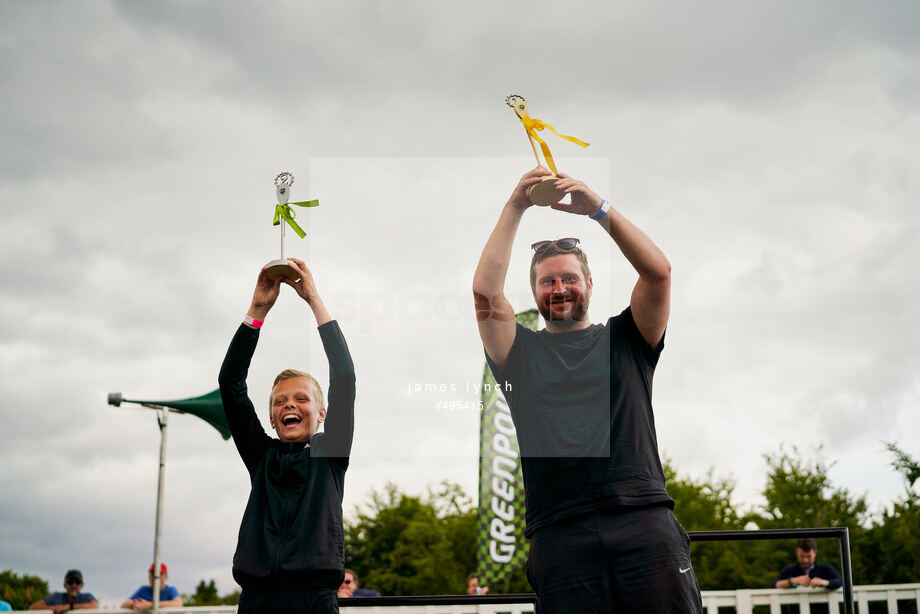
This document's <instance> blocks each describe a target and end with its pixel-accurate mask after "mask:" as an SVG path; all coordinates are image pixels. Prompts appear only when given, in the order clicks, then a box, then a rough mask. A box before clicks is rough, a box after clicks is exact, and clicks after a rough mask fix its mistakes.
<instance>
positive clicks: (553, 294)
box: [533, 254, 594, 328]
mask: <svg viewBox="0 0 920 614" xmlns="http://www.w3.org/2000/svg"><path fill="white" fill-rule="evenodd" d="M593 287H594V282H593V281H592V279H591V278H590V277H589V278H588V279H585V275H584V271H583V269H582V266H581V262H580V261H579V260H578V257H576V256H575V255H574V254H559V255H557V256H550V257H549V258H546V259H545V260H541V261H540V262H537V263H536V264H535V265H534V282H533V297H534V300H535V301H536V302H537V309H538V310H539V311H540V314H541V315H542V316H543V319H544V320H546V321H547V323H550V322H552V323H553V324H554V325H555V327H556V328H571V327H575V326H578V325H579V324H581V323H583V322H585V321H586V319H587V316H588V303H589V302H590V300H591V290H592V288H593ZM547 328H549V324H547Z"/></svg>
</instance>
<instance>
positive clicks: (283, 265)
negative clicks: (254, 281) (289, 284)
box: [265, 260, 300, 281]
mask: <svg viewBox="0 0 920 614" xmlns="http://www.w3.org/2000/svg"><path fill="white" fill-rule="evenodd" d="M289 262H290V261H289V260H272V261H271V262H269V263H268V264H266V265H265V275H266V276H267V277H268V278H269V279H270V280H272V281H274V280H276V279H278V278H279V277H287V278H288V279H290V280H291V281H297V280H298V279H300V274H299V273H298V272H297V271H295V270H294V269H292V268H291V267H290V265H289V264H288V263H289Z"/></svg>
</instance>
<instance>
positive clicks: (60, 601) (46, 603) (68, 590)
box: [29, 569, 99, 612]
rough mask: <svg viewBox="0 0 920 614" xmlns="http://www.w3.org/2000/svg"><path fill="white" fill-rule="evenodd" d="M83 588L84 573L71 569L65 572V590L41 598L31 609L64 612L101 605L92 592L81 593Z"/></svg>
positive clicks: (94, 607)
mask: <svg viewBox="0 0 920 614" xmlns="http://www.w3.org/2000/svg"><path fill="white" fill-rule="evenodd" d="M82 588H83V574H82V573H81V572H80V570H79V569H71V570H70V571H68V572H67V573H66V574H64V592H63V593H51V594H50V595H48V596H47V597H45V598H44V599H39V600H38V601H36V602H35V603H33V604H32V605H30V606H29V609H30V610H51V611H52V612H64V611H66V610H94V609H96V608H98V607H99V602H98V601H96V598H95V597H94V596H93V594H92V593H81V592H80V589H82Z"/></svg>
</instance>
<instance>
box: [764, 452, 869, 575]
mask: <svg viewBox="0 0 920 614" xmlns="http://www.w3.org/2000/svg"><path fill="white" fill-rule="evenodd" d="M764 458H765V460H766V461H767V483H766V486H765V487H764V491H763V496H764V499H765V500H766V503H765V504H764V505H763V506H762V507H761V509H760V511H759V512H757V513H753V514H751V515H750V520H751V521H752V522H754V523H755V524H756V525H757V526H758V527H759V528H761V529H804V528H821V527H847V528H848V529H849V530H850V539H851V542H853V543H855V542H856V541H857V540H859V539H860V538H861V536H862V534H863V533H864V531H865V529H864V527H865V525H866V523H867V522H868V518H869V516H868V505H867V504H866V498H865V495H863V496H859V497H857V496H854V495H852V494H850V492H849V491H848V490H846V489H845V488H842V487H836V486H834V485H833V484H831V481H830V478H829V477H828V471H829V470H830V468H831V467H832V466H833V463H829V462H827V461H825V460H824V459H823V458H822V456H821V448H820V447H818V448H816V450H815V456H814V457H813V458H806V457H804V456H803V455H802V453H801V452H800V451H799V449H798V448H796V447H795V446H791V450H790V449H786V448H785V446H780V449H779V451H778V452H776V453H775V454H765V455H764ZM752 551H753V552H756V553H757V555H758V556H759V557H760V560H761V562H762V564H763V566H764V571H763V573H762V574H760V576H759V578H760V580H759V581H760V582H762V583H761V584H760V586H768V585H770V583H771V582H772V581H773V579H774V578H775V577H776V574H777V573H778V571H779V570H780V569H782V568H783V567H785V566H787V565H789V564H791V562H792V560H793V557H794V544H793V543H792V542H759V543H758V544H757V546H756V547H752ZM818 552H819V557H820V558H821V559H822V560H825V561H828V562H831V563H833V564H834V565H835V566H839V562H838V561H839V560H840V548H839V544H838V541H837V540H836V539H823V540H818ZM854 554H855V549H854ZM853 563H854V565H853V571H854V578H857V577H858V574H857V573H856V572H857V570H858V569H860V568H859V567H858V562H857V558H856V557H855V556H854V557H853Z"/></svg>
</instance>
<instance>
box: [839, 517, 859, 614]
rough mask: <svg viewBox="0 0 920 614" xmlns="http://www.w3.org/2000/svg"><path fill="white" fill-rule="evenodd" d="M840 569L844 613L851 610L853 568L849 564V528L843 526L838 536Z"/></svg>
mask: <svg viewBox="0 0 920 614" xmlns="http://www.w3.org/2000/svg"><path fill="white" fill-rule="evenodd" d="M840 567H841V568H842V569H841V570H840V571H841V572H843V607H844V611H845V612H846V614H856V613H855V612H854V611H853V568H852V566H851V565H850V530H849V529H848V528H847V527H844V528H843V535H841V536H840Z"/></svg>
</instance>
